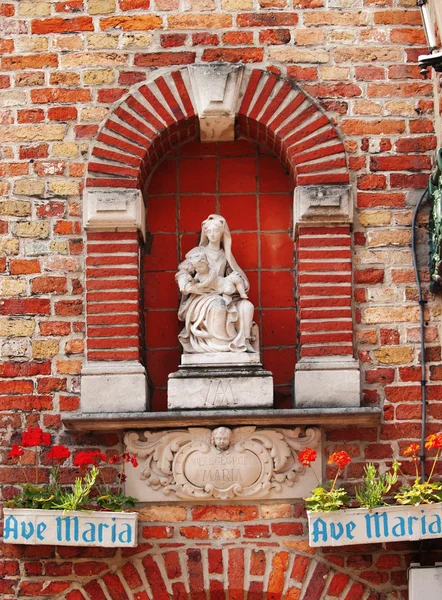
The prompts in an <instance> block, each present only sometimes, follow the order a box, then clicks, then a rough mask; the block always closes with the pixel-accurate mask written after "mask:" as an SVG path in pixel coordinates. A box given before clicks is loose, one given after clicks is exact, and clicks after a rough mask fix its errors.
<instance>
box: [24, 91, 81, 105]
mask: <svg viewBox="0 0 442 600" xmlns="http://www.w3.org/2000/svg"><path fill="white" fill-rule="evenodd" d="M90 99H91V92H90V90H86V89H76V90H68V89H57V88H47V89H38V90H31V100H32V102H34V103H35V104H56V103H57V102H60V103H68V104H70V103H72V104H74V103H76V102H89V101H90Z"/></svg>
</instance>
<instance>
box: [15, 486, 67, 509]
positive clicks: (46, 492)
mask: <svg viewBox="0 0 442 600" xmlns="http://www.w3.org/2000/svg"><path fill="white" fill-rule="evenodd" d="M55 498H56V497H55V495H54V493H53V492H52V490H51V489H50V488H41V487H40V486H38V485H32V484H31V483H27V484H26V485H24V486H23V491H22V492H21V493H20V494H17V496H15V497H14V498H13V499H12V500H8V501H7V502H5V506H6V507H8V508H43V509H50V508H52V505H53V501H54V500H55Z"/></svg>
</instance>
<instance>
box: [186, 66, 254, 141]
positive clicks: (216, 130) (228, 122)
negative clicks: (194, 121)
mask: <svg viewBox="0 0 442 600" xmlns="http://www.w3.org/2000/svg"><path fill="white" fill-rule="evenodd" d="M187 70H188V73H189V78H190V84H191V87H192V93H193V96H194V99H195V105H196V109H197V112H198V118H199V122H200V138H201V141H202V142H230V141H233V140H234V139H235V115H236V111H237V106H238V101H239V91H240V87H241V81H242V76H243V72H244V67H243V65H231V64H223V63H215V64H210V65H189V66H188V67H187Z"/></svg>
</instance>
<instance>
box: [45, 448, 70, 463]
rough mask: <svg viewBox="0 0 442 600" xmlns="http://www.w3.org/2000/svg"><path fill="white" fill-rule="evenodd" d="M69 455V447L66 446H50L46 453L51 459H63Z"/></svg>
mask: <svg viewBox="0 0 442 600" xmlns="http://www.w3.org/2000/svg"><path fill="white" fill-rule="evenodd" d="M70 455H71V453H70V451H69V448H66V446H52V448H51V450H50V451H49V453H48V458H49V459H51V460H59V461H63V460H65V459H66V458H69V457H70Z"/></svg>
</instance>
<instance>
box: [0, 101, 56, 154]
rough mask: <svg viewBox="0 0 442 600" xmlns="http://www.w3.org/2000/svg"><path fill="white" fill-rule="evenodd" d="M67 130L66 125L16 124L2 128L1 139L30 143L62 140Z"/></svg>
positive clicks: (3, 140)
mask: <svg viewBox="0 0 442 600" xmlns="http://www.w3.org/2000/svg"><path fill="white" fill-rule="evenodd" d="M33 91H34V90H33ZM65 132H66V128H65V126H64V125H14V126H11V127H4V128H2V130H1V131H0V141H1V142H28V143H30V142H45V141H54V140H62V139H63V138H64V136H65Z"/></svg>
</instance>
